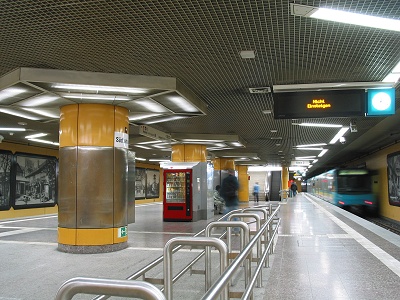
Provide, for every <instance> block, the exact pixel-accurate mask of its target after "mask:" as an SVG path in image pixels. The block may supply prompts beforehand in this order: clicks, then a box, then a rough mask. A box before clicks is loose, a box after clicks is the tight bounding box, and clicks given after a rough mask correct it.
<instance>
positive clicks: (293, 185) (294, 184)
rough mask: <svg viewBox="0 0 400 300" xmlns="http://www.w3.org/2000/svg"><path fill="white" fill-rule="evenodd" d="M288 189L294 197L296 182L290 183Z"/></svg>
mask: <svg viewBox="0 0 400 300" xmlns="http://www.w3.org/2000/svg"><path fill="white" fill-rule="evenodd" d="M290 190H291V191H292V195H293V197H295V196H296V193H297V184H296V183H295V182H293V183H292V184H291V185H290Z"/></svg>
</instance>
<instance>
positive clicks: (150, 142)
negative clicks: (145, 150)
mask: <svg viewBox="0 0 400 300" xmlns="http://www.w3.org/2000/svg"><path fill="white" fill-rule="evenodd" d="M160 142H161V141H160V140H154V141H148V142H140V143H137V144H138V145H146V144H157V143H160Z"/></svg>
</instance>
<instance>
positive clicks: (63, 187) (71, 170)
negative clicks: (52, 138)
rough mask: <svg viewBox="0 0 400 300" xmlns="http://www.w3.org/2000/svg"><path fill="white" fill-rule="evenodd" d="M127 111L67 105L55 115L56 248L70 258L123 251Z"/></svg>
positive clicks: (125, 199)
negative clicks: (57, 135)
mask: <svg viewBox="0 0 400 300" xmlns="http://www.w3.org/2000/svg"><path fill="white" fill-rule="evenodd" d="M128 128H129V120H128V110H127V109H126V108H123V107H117V106H113V105H105V104H73V105H67V106H64V107H62V108H61V110H60V149H59V182H60V184H59V203H58V209H59V211H58V249H59V250H60V251H63V252H71V253H100V252H111V251H117V250H120V249H123V248H126V247H127V246H128V244H127V241H128V236H127V191H128V181H127V178H128V174H127V153H128V149H127V146H128V144H129V141H128Z"/></svg>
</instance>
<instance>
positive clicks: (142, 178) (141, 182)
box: [135, 168, 146, 199]
mask: <svg viewBox="0 0 400 300" xmlns="http://www.w3.org/2000/svg"><path fill="white" fill-rule="evenodd" d="M144 197H146V169H141V168H136V170H135V199H142V198H144Z"/></svg>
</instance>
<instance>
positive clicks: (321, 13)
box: [290, 3, 400, 32]
mask: <svg viewBox="0 0 400 300" xmlns="http://www.w3.org/2000/svg"><path fill="white" fill-rule="evenodd" d="M290 9H291V13H292V15H295V16H302V17H309V18H314V19H320V20H326V21H333V22H339V23H346V24H352V25H359V26H365V27H372V28H378V29H385V30H392V31H399V32H400V20H395V19H388V18H382V17H375V16H370V15H365V14H358V13H352V12H348V11H344V10H336V9H330V8H320V7H313V6H307V5H300V4H295V3H290Z"/></svg>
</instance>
